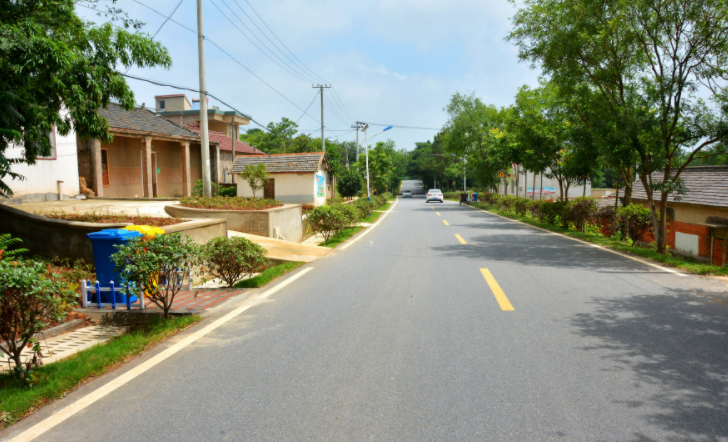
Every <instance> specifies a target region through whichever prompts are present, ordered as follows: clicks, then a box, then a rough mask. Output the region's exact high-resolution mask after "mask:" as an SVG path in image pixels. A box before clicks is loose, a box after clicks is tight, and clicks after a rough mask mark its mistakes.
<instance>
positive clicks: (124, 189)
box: [77, 103, 219, 198]
mask: <svg viewBox="0 0 728 442" xmlns="http://www.w3.org/2000/svg"><path fill="white" fill-rule="evenodd" d="M99 114H101V116H103V117H104V118H106V119H107V120H108V122H109V132H110V133H111V134H113V135H114V140H113V141H112V142H111V143H109V144H103V143H101V142H100V140H97V139H92V140H85V141H79V143H78V153H77V156H78V167H77V170H78V174H79V176H81V177H83V178H85V180H86V185H87V186H88V187H89V188H90V189H91V190H93V192H94V193H95V195H96V196H105V197H125V198H141V197H146V198H154V197H158V196H160V197H181V196H190V195H191V193H192V186H193V185H194V183H195V181H197V180H199V179H202V166H203V164H202V153H201V140H200V136H199V135H198V134H197V133H195V132H194V131H191V130H189V129H186V128H184V127H182V126H179V125H178V124H175V123H173V122H171V121H169V120H167V119H165V118H163V117H161V116H159V115H156V114H155V113H154V112H152V111H151V110H149V109H145V108H143V107H137V108H134V109H132V110H131V111H126V110H124V109H122V107H121V106H120V105H118V104H116V103H109V104H108V106H107V107H106V109H103V108H102V109H99ZM217 151H218V142H214V141H211V142H210V159H211V169H212V170H213V171H215V170H219V164H218V163H217V162H216V159H217V158H218V157H219V155H217ZM213 176H214V175H213Z"/></svg>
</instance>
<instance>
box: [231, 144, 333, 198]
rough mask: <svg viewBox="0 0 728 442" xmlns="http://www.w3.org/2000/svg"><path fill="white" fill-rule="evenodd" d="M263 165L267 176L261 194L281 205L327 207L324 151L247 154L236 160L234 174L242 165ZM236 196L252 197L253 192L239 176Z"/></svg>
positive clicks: (328, 193) (328, 195)
mask: <svg viewBox="0 0 728 442" xmlns="http://www.w3.org/2000/svg"><path fill="white" fill-rule="evenodd" d="M258 164H265V167H266V169H267V170H268V173H269V175H270V180H269V181H268V185H267V186H266V187H265V189H264V191H263V195H261V192H260V191H258V192H257V194H256V195H255V196H256V197H261V196H262V197H263V198H273V199H277V200H279V201H282V202H284V203H292V204H301V205H303V206H304V207H316V206H322V205H325V204H326V198H331V197H332V185H331V181H330V178H329V163H328V161H327V160H326V154H325V153H324V152H307V153H283V154H274V155H250V156H242V157H238V158H237V159H236V160H235V165H234V166H233V173H234V174H239V173H240V172H242V171H243V169H244V168H245V166H248V165H258ZM237 181H238V196H244V197H252V196H253V190H252V189H251V188H250V185H249V184H248V182H247V181H246V180H243V179H241V178H240V177H238V180H237Z"/></svg>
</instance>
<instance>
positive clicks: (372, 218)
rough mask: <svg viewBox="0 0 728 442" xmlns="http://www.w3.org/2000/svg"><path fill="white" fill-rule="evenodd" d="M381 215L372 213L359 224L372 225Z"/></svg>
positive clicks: (380, 213)
mask: <svg viewBox="0 0 728 442" xmlns="http://www.w3.org/2000/svg"><path fill="white" fill-rule="evenodd" d="M381 215H382V212H372V213H371V214H370V215H369V216H368V217H366V218H363V219H362V220H361V222H363V223H373V222H374V221H376V220H377V218H379V217H380V216H381Z"/></svg>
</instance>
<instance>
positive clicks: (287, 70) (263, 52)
mask: <svg viewBox="0 0 728 442" xmlns="http://www.w3.org/2000/svg"><path fill="white" fill-rule="evenodd" d="M221 1H222V2H223V4H224V5H225V6H226V7H227V8H228V9H230V6H228V4H227V3H225V0H221ZM210 3H212V6H214V7H215V9H217V10H218V11H220V14H222V15H223V16H224V17H225V18H226V19H227V20H228V21H229V22H230V24H231V25H233V27H235V29H237V30H238V32H240V34H241V35H242V36H243V37H245V38H246V39H247V40H248V41H249V42H250V43H251V44H252V45H253V46H255V48H256V49H257V50H259V51H260V52H261V53H262V54H263V55H265V56H266V57H268V59H269V60H270V61H272V62H273V63H275V64H276V65H277V66H278V67H280V68H281V69H283V70H284V71H286V72H288V73H289V74H291V75H293V76H294V77H296V78H298V79H299V80H301V81H305V82H308V83H310V80H308V79H306V78H303V77H301V76H300V75H298V74H296V73H295V72H293V71H292V70H290V69H288V66H287V65H285V63H284V62H283V60H281V59H280V58H279V57H278V56H277V55H275V54H273V56H274V57H276V58H277V59H278V60H279V61H280V62H281V63H284V64H283V65H281V64H280V63H278V62H277V61H275V60H274V59H273V58H272V57H271V56H270V55H268V52H271V50H270V48H268V47H267V46H265V43H263V42H262V41H260V39H259V38H258V37H257V36H256V35H255V33H253V32H252V31H250V28H248V27H247V26H245V23H243V22H242V20H240V17H238V16H237V14H235V12H233V10H232V9H230V12H232V13H233V15H235V18H237V19H238V21H239V22H240V23H241V24H242V25H243V26H245V28H246V29H248V31H250V32H251V33H253V36H254V37H255V38H257V39H258V41H260V43H261V44H262V45H263V46H265V47H266V49H268V52H265V51H264V50H263V49H261V48H260V46H258V45H257V44H255V42H254V41H253V40H251V39H250V37H248V36H247V34H245V32H243V30H242V29H240V28H239V27H238V25H236V24H235V23H234V22H233V21H232V20H231V19H230V17H228V16H227V14H225V13H224V12H223V11H222V9H220V7H218V6H217V4H216V3H215V2H214V1H212V0H210Z"/></svg>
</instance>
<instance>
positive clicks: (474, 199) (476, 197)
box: [473, 192, 478, 203]
mask: <svg viewBox="0 0 728 442" xmlns="http://www.w3.org/2000/svg"><path fill="white" fill-rule="evenodd" d="M473 202H474V203H477V202H478V194H477V193H476V192H473Z"/></svg>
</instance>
